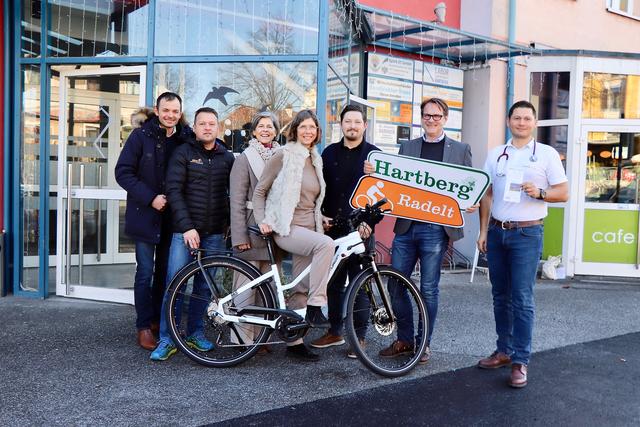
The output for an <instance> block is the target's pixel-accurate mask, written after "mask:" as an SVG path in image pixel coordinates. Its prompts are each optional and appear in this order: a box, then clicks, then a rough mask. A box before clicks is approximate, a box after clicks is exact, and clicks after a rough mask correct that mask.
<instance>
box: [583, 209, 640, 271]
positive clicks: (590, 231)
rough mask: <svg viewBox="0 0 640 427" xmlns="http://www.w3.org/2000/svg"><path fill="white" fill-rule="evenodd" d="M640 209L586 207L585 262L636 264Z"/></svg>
mask: <svg viewBox="0 0 640 427" xmlns="http://www.w3.org/2000/svg"><path fill="white" fill-rule="evenodd" d="M637 236H638V212H637V211H627V210H621V211H614V210H599V209H586V210H585V212H584V243H583V248H582V261H583V262H605V263H619V264H635V263H636V253H637V252H636V251H637V249H638V239H637Z"/></svg>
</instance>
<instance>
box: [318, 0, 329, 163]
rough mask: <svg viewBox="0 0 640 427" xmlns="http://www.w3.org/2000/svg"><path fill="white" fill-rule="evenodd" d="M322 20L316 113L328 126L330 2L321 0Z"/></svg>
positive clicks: (324, 124) (321, 123)
mask: <svg viewBox="0 0 640 427" xmlns="http://www.w3.org/2000/svg"><path fill="white" fill-rule="evenodd" d="M319 3H320V20H319V23H318V30H319V31H318V73H317V74H318V77H317V87H318V91H317V95H316V113H317V116H318V120H319V121H320V126H321V128H322V129H326V126H327V78H328V77H327V75H328V70H327V68H328V63H329V2H328V1H321V2H319ZM323 148H324V138H321V139H320V147H319V149H320V151H322V149H323Z"/></svg>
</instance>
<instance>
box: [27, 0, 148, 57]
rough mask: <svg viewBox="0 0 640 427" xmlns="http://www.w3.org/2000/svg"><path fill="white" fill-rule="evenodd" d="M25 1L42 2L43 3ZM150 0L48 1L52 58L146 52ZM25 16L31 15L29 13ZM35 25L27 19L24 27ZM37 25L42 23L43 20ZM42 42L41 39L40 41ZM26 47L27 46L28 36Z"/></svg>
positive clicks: (140, 53)
mask: <svg viewBox="0 0 640 427" xmlns="http://www.w3.org/2000/svg"><path fill="white" fill-rule="evenodd" d="M24 3H25V4H26V3H33V4H35V3H38V4H39V3H40V2H39V1H27V2H24ZM148 3H149V1H148V0H131V1H121V0H84V1H82V2H78V1H65V0H48V1H47V5H48V6H49V11H50V12H49V13H50V17H49V33H48V36H49V37H48V42H47V55H49V56H52V57H87V56H90V57H96V56H97V57H101V56H124V55H129V56H144V55H146V54H147V32H148V30H147V29H148V26H149V25H148V21H149V16H148V15H149V4H148ZM33 7H35V6H33ZM25 12H26V11H25ZM32 16H33V14H32ZM25 18H27V16H26V15H25ZM32 24H35V22H33V23H29V24H27V23H26V22H23V28H26V27H31V25H32ZM37 25H38V26H39V25H40V24H39V22H38V23H37ZM38 28H39V27H38ZM39 42H40V41H39V40H37V43H39ZM30 43H31V42H30ZM23 46H25V40H24V39H23ZM23 50H24V49H23Z"/></svg>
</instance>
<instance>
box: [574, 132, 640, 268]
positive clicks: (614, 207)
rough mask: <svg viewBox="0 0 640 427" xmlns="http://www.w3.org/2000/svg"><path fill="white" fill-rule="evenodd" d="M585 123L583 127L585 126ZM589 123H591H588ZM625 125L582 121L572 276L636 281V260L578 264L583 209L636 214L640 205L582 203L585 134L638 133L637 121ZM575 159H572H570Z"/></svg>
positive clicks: (579, 260) (637, 265)
mask: <svg viewBox="0 0 640 427" xmlns="http://www.w3.org/2000/svg"><path fill="white" fill-rule="evenodd" d="M585 122H587V123H585ZM589 122H591V123H589ZM629 122H635V123H626V124H620V122H619V121H615V120H598V121H595V120H583V124H582V126H581V129H580V144H579V153H577V156H576V157H578V158H579V159H580V161H579V163H578V164H579V180H578V191H577V194H576V197H577V200H576V204H577V210H578V212H579V214H578V215H577V217H576V225H575V231H576V233H575V241H576V245H575V254H574V257H573V258H574V259H575V274H578V275H580V274H583V275H596V276H621V277H640V269H639V266H640V259H637V260H636V264H619V263H605V262H603V263H600V262H585V261H582V255H583V245H584V239H585V236H584V223H585V210H586V209H599V210H613V211H618V210H625V211H636V212H637V211H640V204H630V203H606V204H602V203H594V202H587V201H585V192H586V177H587V168H586V162H587V149H588V134H589V132H610V133H640V121H637V120H633V121H632V120H629ZM574 158H575V157H574ZM639 239H640V229H639V232H638V235H637V236H636V244H637V245H638V249H637V253H638V255H637V256H639V257H640V240H639Z"/></svg>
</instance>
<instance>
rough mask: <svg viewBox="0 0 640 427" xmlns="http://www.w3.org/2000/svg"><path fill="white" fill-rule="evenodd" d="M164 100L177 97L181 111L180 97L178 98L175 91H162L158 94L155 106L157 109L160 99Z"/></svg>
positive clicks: (171, 99)
mask: <svg viewBox="0 0 640 427" xmlns="http://www.w3.org/2000/svg"><path fill="white" fill-rule="evenodd" d="M163 99H164V100H165V101H173V100H174V99H177V100H178V102H179V103H180V111H182V98H180V95H178V94H177V93H174V92H163V93H161V94H160V96H158V99H156V108H157V109H158V110H159V109H160V101H162V100H163Z"/></svg>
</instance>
